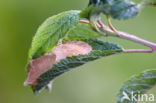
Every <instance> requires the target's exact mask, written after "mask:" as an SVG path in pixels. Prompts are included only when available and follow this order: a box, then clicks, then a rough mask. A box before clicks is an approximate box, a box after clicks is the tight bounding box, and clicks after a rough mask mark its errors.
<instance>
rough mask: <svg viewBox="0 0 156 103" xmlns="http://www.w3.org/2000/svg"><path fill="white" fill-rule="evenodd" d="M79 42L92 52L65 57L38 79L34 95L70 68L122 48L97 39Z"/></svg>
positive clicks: (117, 51)
mask: <svg viewBox="0 0 156 103" xmlns="http://www.w3.org/2000/svg"><path fill="white" fill-rule="evenodd" d="M81 41H84V42H86V43H88V44H89V45H90V46H91V47H92V49H93V50H92V51H91V52H90V53H89V54H87V55H79V56H73V57H67V58H66V59H63V60H61V61H60V62H59V63H57V64H56V65H54V66H53V68H52V69H51V70H49V71H48V72H46V73H44V74H42V75H41V76H40V77H39V79H38V80H37V85H36V86H35V87H33V90H34V92H35V93H38V92H39V91H40V90H41V89H43V88H45V87H46V86H47V85H48V84H49V83H50V81H52V80H53V79H54V78H56V77H57V76H59V75H61V74H63V73H65V72H67V71H69V70H71V69H72V68H76V67H78V66H81V65H83V64H85V63H87V62H89V61H93V60H96V59H98V58H100V57H104V56H109V55H112V54H116V53H121V52H122V48H121V47H119V46H118V45H116V44H113V43H109V42H104V41H101V40H97V39H82V40H81Z"/></svg>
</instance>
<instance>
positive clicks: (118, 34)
mask: <svg viewBox="0 0 156 103" xmlns="http://www.w3.org/2000/svg"><path fill="white" fill-rule="evenodd" d="M81 22H83V23H87V24H88V22H89V21H86V20H85V21H84V20H83V21H82V20H81ZM97 23H98V24H99V25H100V27H101V28H102V29H103V30H104V31H103V32H104V35H105V33H107V36H115V37H119V38H123V39H127V40H130V41H134V42H137V43H140V44H142V45H145V46H148V47H150V48H151V50H144V49H128V50H124V52H125V53H152V52H155V51H156V44H155V43H152V42H149V41H147V40H144V39H142V38H139V37H137V36H134V35H131V34H128V33H125V32H121V31H117V30H116V29H115V28H114V27H113V25H112V24H111V21H110V20H109V22H108V25H109V27H110V29H109V28H107V26H105V25H104V24H103V23H102V22H101V21H100V20H98V21H97Z"/></svg>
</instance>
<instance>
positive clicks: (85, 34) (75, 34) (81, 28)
mask: <svg viewBox="0 0 156 103" xmlns="http://www.w3.org/2000/svg"><path fill="white" fill-rule="evenodd" d="M97 34H98V33H97V32H96V31H94V30H93V29H92V27H91V26H90V25H89V24H84V23H79V24H78V25H77V26H76V27H75V28H74V29H72V30H71V31H70V32H69V33H68V39H69V40H74V39H88V38H95V37H96V36H97Z"/></svg>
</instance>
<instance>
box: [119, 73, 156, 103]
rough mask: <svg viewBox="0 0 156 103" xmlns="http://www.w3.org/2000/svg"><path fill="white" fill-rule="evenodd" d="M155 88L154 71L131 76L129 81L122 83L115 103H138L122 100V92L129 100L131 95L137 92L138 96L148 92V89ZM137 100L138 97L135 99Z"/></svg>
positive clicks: (155, 77)
mask: <svg viewBox="0 0 156 103" xmlns="http://www.w3.org/2000/svg"><path fill="white" fill-rule="evenodd" d="M154 86H156V70H150V71H145V72H144V73H141V74H140V75H137V76H133V77H132V78H131V79H130V80H128V81H127V82H125V83H124V85H123V86H122V88H121V90H120V93H119V94H118V96H117V97H118V98H117V102H118V103H138V102H137V101H132V100H127V99H123V97H124V95H123V92H125V93H126V94H127V96H128V97H129V98H132V97H131V93H132V92H133V93H134V95H135V94H137V93H138V92H139V93H140V94H144V93H146V92H149V90H150V89H152V88H154ZM137 99H138V97H137Z"/></svg>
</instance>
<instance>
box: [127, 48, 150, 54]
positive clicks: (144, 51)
mask: <svg viewBox="0 0 156 103" xmlns="http://www.w3.org/2000/svg"><path fill="white" fill-rule="evenodd" d="M152 52H153V50H145V49H126V50H124V53H152Z"/></svg>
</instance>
